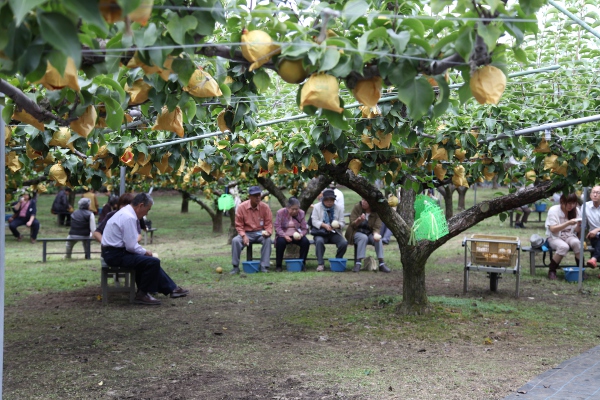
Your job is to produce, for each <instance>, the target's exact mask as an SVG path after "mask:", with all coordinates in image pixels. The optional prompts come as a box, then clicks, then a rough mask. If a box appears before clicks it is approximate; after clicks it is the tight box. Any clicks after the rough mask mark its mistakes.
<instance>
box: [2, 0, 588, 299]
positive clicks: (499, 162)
mask: <svg viewBox="0 0 600 400" xmlns="http://www.w3.org/2000/svg"><path fill="white" fill-rule="evenodd" d="M568 6H570V7H571V8H570V10H571V11H572V12H574V13H575V14H577V15H578V16H579V17H580V18H582V19H584V20H586V21H588V23H589V24H590V25H592V26H594V24H598V22H597V21H598V18H597V17H598V16H597V14H596V9H595V5H594V2H592V1H582V0H580V1H574V2H572V3H570V4H568ZM540 10H542V12H540ZM538 17H539V19H538ZM0 22H1V23H0V92H1V93H4V95H5V96H6V99H5V107H4V111H3V114H2V118H3V119H4V121H5V122H6V123H7V124H8V127H7V130H6V132H5V134H6V144H7V147H8V149H7V155H6V160H7V168H8V169H9V170H10V171H11V175H10V180H9V182H8V184H9V186H12V187H18V186H20V185H21V184H22V183H23V182H25V181H29V180H31V179H34V178H36V177H39V176H44V177H45V176H47V177H48V178H49V179H50V180H53V181H55V182H56V184H58V185H72V186H76V185H83V184H88V185H91V186H93V187H95V188H99V187H100V186H101V185H102V184H107V183H109V182H114V180H115V179H116V176H118V174H116V168H118V167H119V166H126V167H127V171H128V180H129V181H130V182H133V183H135V184H140V185H144V184H146V185H148V184H162V185H171V186H176V187H178V188H182V189H190V188H191V189H193V190H196V188H197V189H198V190H200V189H201V188H204V189H205V188H207V187H208V186H209V185H210V182H215V181H217V180H219V179H221V180H225V181H229V180H232V179H240V178H242V179H248V180H249V181H254V180H256V179H272V180H274V181H279V180H281V181H283V182H285V184H287V185H288V186H289V187H292V188H297V187H299V186H298V185H299V182H301V181H303V180H304V181H305V180H307V179H309V178H311V177H314V176H323V175H325V176H328V177H331V178H334V179H336V180H338V181H339V182H340V183H343V184H346V185H348V186H349V187H351V188H352V189H354V190H356V191H357V192H358V193H360V194H361V195H362V196H363V197H366V198H368V199H369V200H370V202H375V203H376V204H375V209H376V210H377V211H378V212H379V213H380V214H381V215H382V218H383V220H384V222H386V224H388V223H389V224H388V225H390V226H391V228H392V230H393V232H394V234H395V236H396V237H397V238H399V243H400V246H401V248H402V247H403V246H408V247H406V248H407V249H412V250H414V251H415V252H416V253H413V252H411V251H406V252H405V251H403V254H404V253H406V254H407V257H408V256H411V257H413V256H414V257H416V258H419V259H420V260H421V261H423V265H424V260H426V258H427V257H428V255H429V254H431V252H432V251H433V250H434V249H435V248H437V247H439V246H440V245H441V244H442V243H444V242H445V241H446V240H448V238H450V237H452V236H456V235H457V234H459V233H460V232H461V231H463V230H464V229H466V228H468V227H469V226H470V225H469V224H474V223H476V222H477V221H478V220H481V218H486V217H489V216H492V215H496V214H498V213H500V212H503V211H506V210H508V209H510V208H507V207H511V206H513V207H514V206H515V205H516V204H518V203H519V202H527V201H532V200H535V199H536V198H541V197H544V196H545V195H547V192H549V191H551V190H556V189H557V188H563V187H567V186H568V185H573V184H576V183H578V182H580V183H581V184H583V185H590V184H592V183H594V182H595V179H596V170H597V169H598V167H600V157H598V150H599V149H600V148H599V147H598V144H597V142H596V140H595V129H594V127H593V126H591V125H589V124H587V125H580V126H576V127H567V128H557V129H552V130H549V131H548V132H545V133H544V132H542V133H534V134H527V135H519V134H515V132H516V131H518V130H519V129H522V128H526V127H530V126H535V125H539V124H543V123H548V122H554V121H560V120H565V119H571V118H576V117H582V116H589V115H594V114H596V113H597V112H598V108H599V107H598V106H599V104H598V100H597V99H598V85H597V79H598V74H597V66H595V62H594V60H595V59H596V58H597V57H598V54H599V50H598V45H597V44H598V39H596V38H595V37H594V36H593V35H592V34H590V33H589V32H588V31H586V30H584V29H583V28H581V27H580V26H579V25H576V24H574V23H573V21H571V20H569V19H567V18H566V17H564V16H563V15H562V14H560V13H558V12H557V10H556V9H554V8H552V7H549V6H547V5H546V4H545V2H544V1H540V0H525V1H518V2H503V1H498V0H473V1H466V0H459V1H450V0H434V1H408V2H402V3H400V2H395V1H380V0H351V1H342V0H337V1H336V0H332V1H327V2H304V1H292V0H288V1H274V2H269V1H261V2H254V1H247V0H239V1H219V0H169V1H164V0H130V1H129V0H84V1H81V0H64V1H61V2H57V1H51V0H0ZM555 65H558V66H559V69H558V70H555V69H552V68H550V69H548V70H547V71H546V72H544V73H539V74H531V75H525V74H524V75H520V74H518V73H519V72H526V71H527V70H529V69H533V68H547V67H552V66H555ZM507 76H508V77H509V79H508V81H507ZM511 76H513V77H514V78H511ZM473 95H474V96H475V99H473ZM480 103H483V104H480ZM496 175H498V176H499V177H500V179H501V180H503V181H504V182H505V183H512V182H519V184H525V183H526V182H530V183H532V184H534V189H532V191H531V192H530V194H529V195H525V196H523V197H522V198H521V199H516V198H509V199H508V200H507V199H504V200H502V201H504V202H503V203H498V204H497V207H491V208H488V209H486V210H479V211H478V213H476V214H473V215H472V219H467V220H468V221H469V222H468V223H466V222H465V221H467V220H465V219H464V217H465V214H463V215H458V216H456V217H455V218H458V219H457V220H454V218H453V219H451V220H450V221H449V232H450V233H449V235H448V236H447V237H446V238H443V239H441V240H439V241H436V242H434V243H422V244H420V245H418V246H421V247H418V246H417V247H415V246H414V244H412V243H409V240H408V238H409V237H410V232H411V225H412V222H413V216H414V209H413V208H412V203H411V201H410V200H411V199H414V193H415V192H419V191H420V190H422V189H423V188H426V187H428V186H429V187H434V186H437V185H444V184H447V183H449V182H452V183H454V184H455V185H457V186H468V185H470V184H472V183H473V182H476V181H478V180H483V179H487V180H490V179H492V178H493V177H494V176H496ZM378 179H379V180H381V181H383V182H384V183H385V184H386V185H388V186H389V187H391V188H402V190H403V191H405V194H406V200H403V201H404V203H403V206H404V208H405V209H406V210H405V211H402V212H400V215H398V214H395V213H392V211H391V208H390V207H389V206H388V205H387V202H385V198H384V196H383V194H381V192H379V191H378V190H377V188H376V187H375V186H374V185H373V183H374V182H375V181H376V180H378ZM411 193H412V194H411ZM506 200H507V201H506ZM409 203H410V204H409ZM467 211H469V210H467ZM411 212H412V213H413V214H411ZM469 212H471V213H473V212H474V211H473V210H470V211H469ZM411 246H412V247H411ZM419 252H421V253H419ZM417 253H419V254H421V255H419V256H416V254H417ZM403 257H404V255H403ZM404 261H405V260H403V262H404ZM419 274H420V273H418V274H416V275H419ZM405 277H406V272H405ZM405 290H406V284H405Z"/></svg>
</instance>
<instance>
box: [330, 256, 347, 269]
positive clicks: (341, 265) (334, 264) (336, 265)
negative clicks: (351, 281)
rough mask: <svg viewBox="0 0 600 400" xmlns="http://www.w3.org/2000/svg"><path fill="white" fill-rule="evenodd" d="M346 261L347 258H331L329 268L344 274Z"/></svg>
mask: <svg viewBox="0 0 600 400" xmlns="http://www.w3.org/2000/svg"><path fill="white" fill-rule="evenodd" d="M346 261H347V260H346V259H345V258H330V259H329V267H330V268H331V270H332V271H333V272H344V271H346Z"/></svg>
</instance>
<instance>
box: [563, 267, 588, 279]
mask: <svg viewBox="0 0 600 400" xmlns="http://www.w3.org/2000/svg"><path fill="white" fill-rule="evenodd" d="M563 271H564V273H565V281H567V282H579V267H565V268H563ZM583 272H585V268H584V269H583Z"/></svg>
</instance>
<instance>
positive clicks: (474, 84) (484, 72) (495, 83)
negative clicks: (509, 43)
mask: <svg viewBox="0 0 600 400" xmlns="http://www.w3.org/2000/svg"><path fill="white" fill-rule="evenodd" d="M469 86H470V88H471V93H473V96H474V97H475V99H476V100H477V101H478V102H479V104H498V102H499V101H500V98H501V97H502V94H503V93H504V89H506V75H504V72H502V70H500V69H498V68H496V67H494V66H493V65H486V66H484V67H482V68H479V69H478V70H477V71H475V72H474V73H473V75H471V82H470V83H469Z"/></svg>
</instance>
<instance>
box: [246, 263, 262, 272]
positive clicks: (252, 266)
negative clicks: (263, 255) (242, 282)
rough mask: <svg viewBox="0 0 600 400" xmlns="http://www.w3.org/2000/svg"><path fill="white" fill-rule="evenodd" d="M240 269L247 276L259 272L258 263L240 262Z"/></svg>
mask: <svg viewBox="0 0 600 400" xmlns="http://www.w3.org/2000/svg"><path fill="white" fill-rule="evenodd" d="M242 269H243V270H244V272H245V273H247V274H254V273H255V272H258V271H260V261H242Z"/></svg>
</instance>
